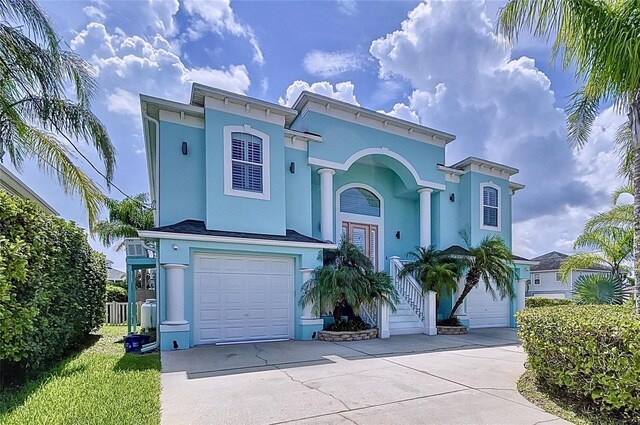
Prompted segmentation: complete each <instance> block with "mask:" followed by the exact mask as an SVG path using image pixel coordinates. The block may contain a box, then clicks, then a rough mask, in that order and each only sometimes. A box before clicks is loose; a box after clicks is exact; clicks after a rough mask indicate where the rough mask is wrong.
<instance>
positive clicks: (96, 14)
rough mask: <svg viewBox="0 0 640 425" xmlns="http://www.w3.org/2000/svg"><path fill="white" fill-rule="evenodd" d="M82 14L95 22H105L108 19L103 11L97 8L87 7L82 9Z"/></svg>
mask: <svg viewBox="0 0 640 425" xmlns="http://www.w3.org/2000/svg"><path fill="white" fill-rule="evenodd" d="M82 13H84V14H85V15H87V17H88V18H90V19H92V20H93V21H94V22H103V21H104V20H105V18H106V15H105V14H104V12H103V11H102V9H100V8H99V7H96V6H86V7H84V8H82Z"/></svg>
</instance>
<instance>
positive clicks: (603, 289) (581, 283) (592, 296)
mask: <svg viewBox="0 0 640 425" xmlns="http://www.w3.org/2000/svg"><path fill="white" fill-rule="evenodd" d="M625 288H626V285H625V284H624V283H623V282H622V280H621V279H620V278H619V277H618V276H615V275H612V274H608V275H603V274H591V275H583V276H580V277H579V278H578V279H577V280H576V282H575V284H574V287H573V300H574V301H575V302H576V304H615V305H621V304H623V303H624V302H625V301H626V299H627V296H626V294H625V292H624V290H625Z"/></svg>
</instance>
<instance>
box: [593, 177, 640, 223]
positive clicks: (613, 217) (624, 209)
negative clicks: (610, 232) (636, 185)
mask: <svg viewBox="0 0 640 425" xmlns="http://www.w3.org/2000/svg"><path fill="white" fill-rule="evenodd" d="M625 193H628V194H631V195H633V187H631V185H626V186H622V187H620V188H618V189H617V190H616V191H615V192H614V193H613V196H612V198H611V202H612V203H613V206H612V208H611V209H610V210H607V211H604V212H601V213H598V214H594V215H593V216H591V218H590V219H589V220H587V222H586V224H585V225H584V231H585V232H591V231H595V230H600V229H609V228H612V227H615V228H619V229H622V230H628V231H631V232H633V205H626V204H619V203H618V201H619V200H620V196H621V195H622V194H625Z"/></svg>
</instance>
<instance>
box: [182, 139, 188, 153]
mask: <svg viewBox="0 0 640 425" xmlns="http://www.w3.org/2000/svg"><path fill="white" fill-rule="evenodd" d="M188 153H189V147H188V146H187V142H182V155H186V154H188Z"/></svg>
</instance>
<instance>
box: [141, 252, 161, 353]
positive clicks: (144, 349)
mask: <svg viewBox="0 0 640 425" xmlns="http://www.w3.org/2000/svg"><path fill="white" fill-rule="evenodd" d="M158 243H160V241H158ZM142 246H143V247H144V248H145V249H148V250H149V251H151V252H153V253H154V257H156V340H155V341H154V342H152V343H151V344H146V345H144V346H143V347H142V349H141V350H140V352H142V353H148V352H149V351H153V350H155V349H156V348H158V346H159V345H160V333H159V331H158V330H159V329H160V299H161V297H160V260H159V258H158V248H157V247H155V248H154V247H152V246H150V245H147V244H146V243H144V240H142Z"/></svg>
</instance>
